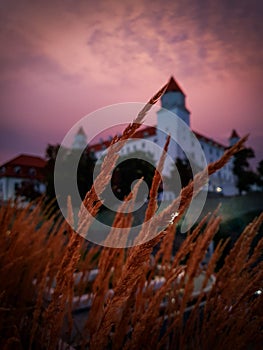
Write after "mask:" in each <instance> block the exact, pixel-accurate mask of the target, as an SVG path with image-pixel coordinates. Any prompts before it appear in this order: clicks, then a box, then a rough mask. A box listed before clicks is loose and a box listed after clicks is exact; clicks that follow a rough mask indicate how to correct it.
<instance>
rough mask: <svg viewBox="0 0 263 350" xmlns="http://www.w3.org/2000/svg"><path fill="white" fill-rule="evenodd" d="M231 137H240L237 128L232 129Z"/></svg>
mask: <svg viewBox="0 0 263 350" xmlns="http://www.w3.org/2000/svg"><path fill="white" fill-rule="evenodd" d="M230 139H240V136H239V135H238V133H237V132H236V130H235V129H233V130H232V134H231V136H230Z"/></svg>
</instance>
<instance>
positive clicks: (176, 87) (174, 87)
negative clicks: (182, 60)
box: [165, 76, 185, 96]
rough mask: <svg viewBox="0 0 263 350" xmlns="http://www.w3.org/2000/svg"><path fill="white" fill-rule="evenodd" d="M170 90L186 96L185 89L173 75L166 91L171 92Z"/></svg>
mask: <svg viewBox="0 0 263 350" xmlns="http://www.w3.org/2000/svg"><path fill="white" fill-rule="evenodd" d="M169 91H178V92H181V93H182V94H183V95H184V96H185V94H184V92H183V90H182V89H181V88H180V86H179V84H178V83H177V82H176V81H175V79H174V77H173V76H171V78H170V80H169V83H168V86H167V89H166V91H165V92H169Z"/></svg>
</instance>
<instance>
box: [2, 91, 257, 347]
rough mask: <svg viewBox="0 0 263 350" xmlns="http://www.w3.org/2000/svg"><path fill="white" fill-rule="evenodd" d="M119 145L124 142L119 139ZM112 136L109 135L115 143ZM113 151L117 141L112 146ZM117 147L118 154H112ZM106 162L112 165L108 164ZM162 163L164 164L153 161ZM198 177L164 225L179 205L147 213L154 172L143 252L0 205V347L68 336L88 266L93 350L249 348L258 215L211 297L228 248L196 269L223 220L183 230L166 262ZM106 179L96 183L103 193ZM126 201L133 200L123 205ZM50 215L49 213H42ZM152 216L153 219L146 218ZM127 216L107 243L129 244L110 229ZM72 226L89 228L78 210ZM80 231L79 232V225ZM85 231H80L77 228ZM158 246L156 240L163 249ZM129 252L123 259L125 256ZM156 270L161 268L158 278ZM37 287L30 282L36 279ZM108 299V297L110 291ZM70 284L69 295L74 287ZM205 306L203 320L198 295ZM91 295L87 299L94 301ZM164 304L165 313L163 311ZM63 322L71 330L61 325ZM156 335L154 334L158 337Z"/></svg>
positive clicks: (85, 338)
mask: <svg viewBox="0 0 263 350" xmlns="http://www.w3.org/2000/svg"><path fill="white" fill-rule="evenodd" d="M165 88H166V87H164V88H163V89H161V90H160V92H159V93H158V94H157V95H156V96H154V98H153V99H152V100H150V101H149V103H148V104H147V105H146V106H145V107H144V109H143V110H142V111H141V112H140V113H139V115H138V117H137V118H136V119H135V121H134V123H133V124H131V125H130V126H129V127H128V128H127V129H126V131H125V133H124V136H123V139H127V138H129V137H130V135H132V134H133V133H134V131H136V130H137V128H138V125H139V124H140V122H141V121H142V120H143V118H144V116H145V114H146V113H147V111H148V110H149V108H150V107H151V105H152V104H153V103H154V102H156V101H157V100H158V99H159V97H160V96H161V94H162V93H163V92H164V91H165ZM123 139H122V140H123ZM116 141H117V139H116V138H115V139H114V142H116ZM244 142H245V138H243V139H242V140H241V141H240V142H239V143H238V144H237V145H236V146H234V147H232V148H231V149H229V150H228V151H227V152H226V153H225V155H224V156H223V157H222V158H221V159H220V160H218V161H217V162H214V163H213V164H210V165H209V166H208V169H207V170H208V173H209V174H212V173H213V172H215V171H216V170H218V169H219V168H220V167H222V166H223V165H224V164H225V163H226V162H227V161H228V160H229V158H230V157H231V156H232V155H233V154H234V153H235V152H237V151H238V150H239V149H240V148H241V147H242V145H243V143H244ZM116 145H117V143H116ZM116 149H117V148H115V151H116ZM111 160H112V159H111ZM111 166H112V162H111V164H109V160H106V161H105V164H104V166H103V167H104V168H103V172H104V175H105V177H104V178H103V179H102V178H101V179H99V181H105V179H108V177H107V176H106V175H107V174H110V172H111ZM159 166H160V168H161V167H162V165H161V161H160V164H159ZM204 178H205V177H204V173H200V174H197V176H196V178H195V180H196V183H197V186H196V187H195V188H194V186H193V183H190V184H189V185H188V186H187V187H186V188H184V189H183V190H182V192H181V201H180V207H179V215H178V216H177V217H176V218H175V220H174V221H173V222H172V223H170V224H169V221H170V218H171V214H172V213H173V212H174V208H175V207H177V205H178V201H179V199H177V200H176V201H174V203H172V205H171V206H169V207H168V208H167V209H165V210H164V211H163V212H162V213H160V214H158V215H156V216H153V217H152V214H153V213H154V212H155V210H156V204H155V203H156V202H155V199H154V196H155V195H156V190H157V188H158V186H159V181H160V178H159V175H156V177H155V179H154V182H153V187H152V191H151V198H152V199H151V203H150V208H149V209H148V214H147V217H148V215H149V217H152V218H151V220H149V221H150V222H149V223H148V224H145V225H144V226H143V230H142V231H141V233H140V235H141V238H143V237H144V238H145V237H147V235H148V234H149V232H151V234H152V233H156V236H155V237H154V238H153V239H152V240H150V241H148V242H145V243H144V244H142V245H140V246H135V247H133V248H129V249H128V250H127V251H125V250H119V249H112V248H111V249H110V248H100V247H98V246H97V247H91V248H90V249H89V250H88V251H87V247H86V246H85V245H84V244H83V242H84V240H83V239H82V238H80V237H79V236H78V235H76V234H75V233H74V232H72V229H71V228H70V227H69V226H68V224H67V223H65V222H64V221H63V222H60V221H57V222H54V220H55V219H54V217H51V218H50V219H47V217H48V216H47V211H46V212H44V214H43V212H42V208H41V204H39V205H36V206H35V207H34V210H33V211H31V208H32V206H29V207H28V208H25V209H18V208H17V207H15V206H12V205H11V203H10V204H9V205H8V204H7V206H6V207H1V208H0V220H1V224H2V226H1V235H0V274H1V275H0V278H1V282H2V286H1V287H2V290H1V291H0V302H1V306H0V315H1V317H0V343H1V346H2V348H10V347H11V346H13V347H16V348H19V347H20V348H30V346H31V348H39V349H47V348H48V349H54V348H56V346H57V344H58V343H59V340H60V338H61V337H63V339H64V340H65V339H67V340H68V341H69V342H70V341H72V339H71V337H70V336H71V330H72V328H73V323H72V300H73V296H74V293H76V294H75V295H77V296H81V295H82V293H84V291H85V290H86V289H88V288H89V283H90V282H89V281H88V280H87V279H86V277H85V276H87V275H88V274H89V271H90V270H91V269H92V268H94V267H98V268H99V274H98V276H97V279H96V280H95V282H93V285H92V288H91V290H92V291H93V292H95V298H93V304H92V307H91V310H90V312H89V315H88V316H89V318H88V317H87V318H88V319H89V322H88V323H87V325H86V329H83V330H82V331H83V332H82V334H81V339H79V340H78V345H79V346H80V345H81V343H82V345H83V347H86V346H88V347H89V349H91V350H93V349H94V350H95V349H96V350H100V349H105V348H107V347H111V348H112V349H114V350H117V349H138V348H143V349H150V348H156V347H157V348H158V349H163V348H168V349H174V348H176V347H178V348H180V349H184V348H186V349H189V348H197V349H198V348H199V349H222V348H230V347H234V346H235V347H238V348H240V349H246V348H248V346H250V347H251V348H252V349H256V348H257V346H258V344H261V341H262V332H261V330H262V328H261V327H262V318H261V317H260V312H259V310H260V307H261V298H262V297H255V292H256V291H257V290H260V288H262V286H261V283H262V280H263V272H262V271H263V262H262V261H261V260H260V257H261V254H262V247H263V239H260V240H258V243H257V246H256V247H254V249H253V250H252V251H251V244H252V241H253V238H254V236H255V234H256V232H257V231H258V230H259V227H260V225H261V224H262V221H263V215H261V216H259V217H258V218H257V219H255V220H254V221H253V222H252V223H251V224H250V225H248V227H247V228H246V229H245V230H244V232H243V233H242V235H241V236H240V237H239V239H238V241H237V242H236V244H235V246H234V247H233V249H232V250H231V252H230V253H229V255H228V257H227V258H226V259H225V262H224V265H223V267H222V268H221V270H220V271H219V272H218V273H217V274H216V282H215V283H214V284H213V285H212V288H211V291H210V292H208V293H207V292H205V288H206V287H207V285H208V282H209V280H210V279H211V276H212V275H214V274H215V271H214V270H215V265H216V262H217V260H218V259H219V257H220V255H221V253H222V251H223V249H224V246H225V244H226V243H224V244H221V245H219V246H218V247H217V248H216V250H215V253H214V255H213V257H212V259H211V260H210V262H209V263H208V266H207V267H203V268H202V267H201V264H200V263H201V262H202V260H203V258H204V255H205V253H206V249H207V247H208V245H209V243H210V242H211V240H212V238H213V236H214V234H215V233H216V231H217V229H218V225H219V222H220V219H219V218H218V217H217V215H216V213H215V214H213V215H212V216H211V218H210V220H209V221H208V217H205V218H204V219H202V220H201V222H200V223H199V224H198V226H197V227H196V228H195V229H194V230H192V232H190V233H189V234H188V235H187V236H186V238H185V240H184V241H183V243H182V245H181V247H180V249H179V250H178V252H177V253H176V255H175V256H174V257H173V256H171V254H172V241H173V238H174V235H175V230H176V225H177V223H178V220H179V219H180V217H181V216H182V214H183V212H184V211H185V210H186V209H187V207H188V205H189V203H190V200H191V198H192V196H194V195H195V194H196V193H197V192H198V191H199V190H200V189H201V188H202V187H203V186H204V184H205V183H204ZM104 185H105V183H101V184H99V188H100V189H103V188H104V187H103V186H104ZM138 188H139V184H138V185H137V187H136V188H135V193H134V196H132V195H130V196H128V198H127V200H126V202H124V204H123V206H124V207H128V206H131V207H132V206H133V204H134V199H135V195H136V191H137V190H138ZM89 196H90V197H86V200H85V201H86V202H85V204H86V205H87V206H88V207H89V209H91V212H92V213H93V214H94V213H97V210H98V208H99V207H100V205H101V203H100V202H97V197H96V196H95V194H94V192H92V191H91V192H90V193H89ZM128 199H131V200H130V201H129V200H128ZM68 208H69V218H68V219H69V221H70V222H71V223H73V213H72V210H71V205H70V201H69V205H68ZM47 210H50V209H47ZM149 213H151V215H150V214H149ZM163 222H165V223H166V224H167V225H166V226H167V227H166V228H165V229H162V231H161V232H160V234H159V235H157V233H158V229H159V226H160V225H162V223H163ZM131 224H132V216H131V215H130V214H127V215H126V214H118V215H117V216H116V218H115V223H114V225H115V226H116V229H114V228H113V229H112V232H111V234H110V235H109V237H108V238H107V239H108V240H109V241H108V242H111V243H112V242H113V241H112V240H113V239H114V240H119V239H127V236H126V237H125V236H124V237H122V236H121V233H119V232H118V234H116V232H117V228H127V227H131ZM79 225H80V226H79V227H82V228H83V229H84V228H85V229H88V227H89V222H88V220H86V218H85V214H84V211H83V208H82V210H81V211H80V217H79ZM81 225H82V226H81ZM83 232H84V231H83ZM160 242H161V243H160ZM157 243H160V249H159V252H158V253H157V255H156V256H155V258H154V259H153V258H152V259H150V255H151V253H152V250H153V247H155V246H156V244H157ZM126 253H127V254H126ZM159 265H160V266H163V267H165V271H163V272H160V270H159ZM76 271H78V272H80V273H81V274H82V275H81V278H80V281H79V283H78V284H77V285H76V286H75V285H74V273H75V272H76ZM202 271H203V273H204V280H203V283H202V287H201V290H200V294H199V295H198V296H197V298H196V301H195V305H194V306H193V308H192V312H191V313H190V316H189V318H188V320H187V322H185V319H184V318H185V310H186V307H187V306H188V305H189V303H190V302H192V301H193V290H194V278H196V277H197V276H199V274H200V273H201V272H202ZM160 276H164V277H165V279H164V280H163V284H162V285H161V286H159V289H157V290H155V288H154V284H153V283H152V282H153V281H154V278H156V277H160ZM54 280H56V286H55V289H54V292H53V294H52V298H51V301H50V302H49V303H48V305H47V306H46V305H45V297H46V292H47V289H50V288H51V287H52V284H53V281H54ZM33 281H35V283H33ZM110 283H111V284H112V288H113V291H114V295H113V296H112V298H109V299H108V300H105V295H106V294H107V292H108V289H109V288H110ZM74 287H76V290H74ZM204 297H205V299H206V304H205V307H204V309H203V312H202V317H200V306H201V302H202V300H203V298H204ZM91 299H92V297H91ZM164 301H165V304H163V306H162V308H161V307H160V305H162V303H163V302H164ZM65 317H68V329H67V331H68V334H66V330H65V329H64V328H63V327H62V325H63V321H64V319H65ZM160 330H162V331H161V333H160Z"/></svg>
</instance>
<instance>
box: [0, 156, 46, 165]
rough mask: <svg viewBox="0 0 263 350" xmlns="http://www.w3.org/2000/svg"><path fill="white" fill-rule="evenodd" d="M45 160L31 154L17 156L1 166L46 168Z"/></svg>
mask: <svg viewBox="0 0 263 350" xmlns="http://www.w3.org/2000/svg"><path fill="white" fill-rule="evenodd" d="M46 163H47V162H46V161H45V159H43V158H41V157H38V156H33V155H30V154H20V155H18V156H16V157H15V158H12V159H11V160H9V161H8V162H6V163H4V164H1V166H7V165H12V166H15V165H19V166H27V167H37V168H44V167H45V166H46Z"/></svg>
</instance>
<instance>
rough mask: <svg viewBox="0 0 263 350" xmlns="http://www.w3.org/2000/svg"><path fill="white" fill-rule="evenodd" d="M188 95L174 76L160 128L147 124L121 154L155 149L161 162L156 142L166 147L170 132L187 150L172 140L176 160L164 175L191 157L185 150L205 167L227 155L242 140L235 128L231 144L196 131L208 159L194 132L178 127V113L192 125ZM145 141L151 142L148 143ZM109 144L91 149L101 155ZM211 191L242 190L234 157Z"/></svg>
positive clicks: (216, 176) (163, 105) (216, 177)
mask: <svg viewBox="0 0 263 350" xmlns="http://www.w3.org/2000/svg"><path fill="white" fill-rule="evenodd" d="M185 97H186V96H185V94H184V92H183V91H182V89H181V88H180V86H179V85H178V83H177V82H176V81H175V79H174V78H173V77H171V78H170V81H169V84H168V87H167V90H166V92H165V94H164V95H163V96H162V98H161V109H160V110H159V111H158V112H157V127H146V128H144V129H142V130H139V131H138V132H137V133H136V134H135V135H134V138H136V139H135V140H129V141H128V142H127V144H126V145H125V146H124V147H123V149H122V150H121V152H120V154H121V155H127V154H129V153H132V152H135V151H144V152H151V153H152V154H153V156H154V158H155V160H156V162H158V160H159V157H160V152H156V147H154V143H156V144H157V145H159V146H161V147H163V146H164V144H165V140H166V137H167V134H170V135H171V137H172V138H173V137H175V138H176V139H177V140H179V141H181V142H182V143H183V145H184V149H183V150H182V149H181V148H180V147H179V146H178V144H177V143H175V142H171V143H170V145H169V153H170V155H171V156H172V159H173V160H172V162H170V163H169V162H168V161H167V162H166V166H165V168H164V175H166V176H169V175H170V173H171V170H172V168H173V166H174V163H175V160H176V158H180V159H184V158H187V157H186V156H185V151H187V153H188V156H189V155H190V157H191V159H192V161H193V162H194V163H195V165H196V166H197V168H200V169H202V168H203V167H204V165H205V161H206V162H207V164H208V163H211V162H214V161H215V160H217V159H218V158H220V157H221V156H222V155H223V153H224V152H225V150H226V149H227V148H228V147H229V146H232V145H233V144H234V143H235V142H237V141H238V140H239V136H238V134H237V132H236V131H235V130H233V132H232V135H231V136H230V138H229V145H227V146H226V145H223V144H221V143H220V142H218V141H215V140H213V139H211V138H209V137H207V136H204V135H202V134H200V133H199V132H196V131H193V133H194V134H195V136H196V138H197V140H198V141H199V143H200V144H201V147H202V149H203V153H204V157H205V158H204V157H203V155H202V154H200V152H198V150H197V148H196V140H195V139H194V138H193V137H192V136H191V133H187V132H186V133H184V132H182V130H181V129H180V128H178V125H177V120H176V118H175V117H174V114H175V115H176V116H177V117H179V118H180V119H181V120H183V121H184V122H185V123H186V124H187V125H188V126H189V127H190V128H191V123H190V111H189V110H188V108H187V107H186V105H185ZM171 112H172V113H171ZM160 130H164V131H165V132H161V131H160ZM145 140H149V141H151V142H145ZM109 144H110V141H109V140H104V141H103V140H101V142H99V143H97V144H94V145H91V146H89V148H90V150H91V151H93V152H94V153H95V155H96V157H97V158H99V157H100V155H101V154H102V153H103V152H104V150H105V149H106V148H107V147H108V146H109ZM209 191H210V192H217V193H222V194H224V195H235V194H237V193H238V191H237V187H236V179H235V176H234V174H233V160H230V162H229V163H228V164H226V165H225V166H224V167H223V168H222V169H220V170H219V171H218V172H216V173H215V174H213V175H212V176H211V177H210V181H209ZM164 195H165V194H164ZM169 196H170V194H169Z"/></svg>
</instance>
